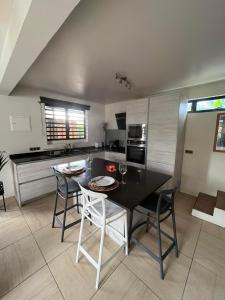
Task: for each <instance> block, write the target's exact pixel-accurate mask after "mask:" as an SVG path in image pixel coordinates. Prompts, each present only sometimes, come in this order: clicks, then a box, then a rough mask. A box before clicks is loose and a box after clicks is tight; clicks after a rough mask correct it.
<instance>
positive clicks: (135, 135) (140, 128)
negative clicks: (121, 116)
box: [127, 124, 147, 141]
mask: <svg viewBox="0 0 225 300" xmlns="http://www.w3.org/2000/svg"><path fill="white" fill-rule="evenodd" d="M146 136H147V124H130V125H128V127H127V140H140V141H145V140H146Z"/></svg>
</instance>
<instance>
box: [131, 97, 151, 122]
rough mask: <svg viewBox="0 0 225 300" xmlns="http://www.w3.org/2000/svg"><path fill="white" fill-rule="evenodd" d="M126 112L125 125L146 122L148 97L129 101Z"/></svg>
mask: <svg viewBox="0 0 225 300" xmlns="http://www.w3.org/2000/svg"><path fill="white" fill-rule="evenodd" d="M126 113H127V125H129V124H142V123H148V98H143V99H137V100H132V101H129V102H128V103H127V106H126Z"/></svg>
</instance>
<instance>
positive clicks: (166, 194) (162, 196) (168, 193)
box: [156, 184, 179, 216]
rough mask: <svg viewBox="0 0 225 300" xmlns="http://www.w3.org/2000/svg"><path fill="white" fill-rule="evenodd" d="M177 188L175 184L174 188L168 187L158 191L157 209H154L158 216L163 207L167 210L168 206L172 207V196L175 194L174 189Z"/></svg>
mask: <svg viewBox="0 0 225 300" xmlns="http://www.w3.org/2000/svg"><path fill="white" fill-rule="evenodd" d="M178 188H179V185H178V184H177V185H176V186H175V187H174V188H172V189H168V190H163V191H161V192H160V193H159V200H158V204H157V210H156V213H157V215H158V216H159V215H160V212H161V211H162V210H163V209H164V208H168V210H169V209H170V208H173V207H174V198H175V194H176V191H177V189H178ZM163 200H164V201H163ZM164 206H166V207H164Z"/></svg>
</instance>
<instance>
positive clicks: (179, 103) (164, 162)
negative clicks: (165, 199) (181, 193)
mask: <svg viewBox="0 0 225 300" xmlns="http://www.w3.org/2000/svg"><path fill="white" fill-rule="evenodd" d="M183 98H184V97H183V96H181V95H179V94H173V95H163V96H154V97H151V98H150V101H149V123H148V151H147V165H148V167H149V168H151V169H153V170H156V171H160V172H163V173H167V174H171V175H172V176H173V179H174V180H175V181H178V180H180V176H181V167H182V157H183V145H184V130H185V120H186V115H187V101H185V100H183Z"/></svg>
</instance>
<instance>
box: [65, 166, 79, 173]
mask: <svg viewBox="0 0 225 300" xmlns="http://www.w3.org/2000/svg"><path fill="white" fill-rule="evenodd" d="M83 168H84V167H82V166H72V167H69V168H64V169H63V171H64V172H72V173H75V172H79V171H81V170H83Z"/></svg>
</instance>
